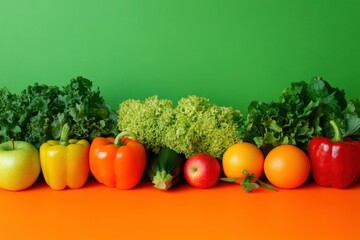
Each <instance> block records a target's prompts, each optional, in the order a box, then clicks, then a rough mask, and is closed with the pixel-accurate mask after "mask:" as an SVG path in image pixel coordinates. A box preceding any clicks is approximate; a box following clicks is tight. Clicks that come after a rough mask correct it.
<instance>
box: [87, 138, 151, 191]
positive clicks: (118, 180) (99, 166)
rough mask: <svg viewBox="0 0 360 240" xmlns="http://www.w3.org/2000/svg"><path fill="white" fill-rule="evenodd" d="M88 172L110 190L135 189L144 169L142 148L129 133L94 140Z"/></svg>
mask: <svg viewBox="0 0 360 240" xmlns="http://www.w3.org/2000/svg"><path fill="white" fill-rule="evenodd" d="M89 163H90V171H91V173H92V175H93V176H94V177H95V178H96V180H97V181H98V182H100V183H103V184H104V185H106V186H109V187H116V188H119V189H131V188H134V187H135V186H136V185H137V184H138V183H139V182H140V180H141V178H142V176H143V174H144V171H145V167H146V151H145V147H144V146H143V145H142V144H141V143H140V142H138V141H137V140H136V137H135V134H134V133H132V132H122V133H120V134H118V135H117V136H116V138H113V137H108V138H104V137H97V138H95V139H94V140H93V142H92V143H91V146H90V156H89Z"/></svg>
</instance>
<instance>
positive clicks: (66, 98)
mask: <svg viewBox="0 0 360 240" xmlns="http://www.w3.org/2000/svg"><path fill="white" fill-rule="evenodd" d="M0 93H1V97H0V123H1V130H0V141H1V142H3V141H6V140H9V139H11V138H14V139H19V140H20V139H21V140H24V141H28V142H30V143H32V144H33V145H35V146H36V147H39V146H40V145H41V144H42V143H44V142H45V141H47V140H49V139H58V138H59V137H60V134H61V132H60V131H61V128H62V126H63V125H64V124H65V123H66V122H67V123H68V124H69V125H70V126H72V129H71V132H72V135H71V136H70V137H72V138H79V139H87V140H89V141H91V140H92V139H93V138H95V137H97V136H108V135H114V134H116V132H117V129H116V122H117V114H116V113H115V112H114V111H113V110H111V108H110V107H109V106H108V105H107V104H106V103H105V102H104V99H103V98H102V97H101V95H100V90H99V89H97V90H95V91H93V90H92V82H91V81H90V80H88V79H85V78H82V77H77V78H75V79H71V81H70V83H69V84H68V85H66V86H64V87H63V88H59V87H57V86H48V85H40V84H38V83H35V84H34V85H31V86H28V87H27V88H26V89H25V90H23V91H22V92H21V93H20V94H19V95H15V94H11V93H10V92H9V91H8V90H7V89H6V88H2V89H0Z"/></svg>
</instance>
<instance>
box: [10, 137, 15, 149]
mask: <svg viewBox="0 0 360 240" xmlns="http://www.w3.org/2000/svg"><path fill="white" fill-rule="evenodd" d="M11 145H12V148H13V150H15V141H14V139H13V138H12V139H11Z"/></svg>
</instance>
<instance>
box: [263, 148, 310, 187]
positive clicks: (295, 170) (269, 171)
mask: <svg viewBox="0 0 360 240" xmlns="http://www.w3.org/2000/svg"><path fill="white" fill-rule="evenodd" d="M264 172H265V176H266V177H267V179H268V180H269V181H270V182H271V183H272V184H273V185H275V186H277V187H280V188H297V187H299V186H301V185H302V184H303V183H304V182H305V181H306V179H307V178H308V176H309V173H310V160H309V158H308V156H307V155H306V154H305V152H304V151H303V150H301V149H300V148H298V147H296V146H294V145H287V144H286V145H280V146H277V147H275V148H274V149H272V150H271V151H270V152H269V153H268V155H267V156H266V158H265V162H264Z"/></svg>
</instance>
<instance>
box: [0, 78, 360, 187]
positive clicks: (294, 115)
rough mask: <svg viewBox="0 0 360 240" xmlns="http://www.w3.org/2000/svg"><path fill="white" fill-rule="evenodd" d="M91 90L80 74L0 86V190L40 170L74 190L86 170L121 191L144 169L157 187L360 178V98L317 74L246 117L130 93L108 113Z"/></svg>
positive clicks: (344, 183) (339, 183)
mask: <svg viewBox="0 0 360 240" xmlns="http://www.w3.org/2000/svg"><path fill="white" fill-rule="evenodd" d="M91 88H92V83H91V81H90V80H88V79H85V78H82V77H78V78H76V79H72V80H71V82H70V84H69V85H67V86H65V87H63V88H62V89H61V88H59V87H54V86H47V85H39V84H34V85H33V86H29V87H28V88H27V89H25V90H24V91H22V92H21V93H20V94H19V95H16V94H12V93H10V92H9V91H8V90H7V89H6V88H2V89H0V93H1V98H0V123H1V125H0V127H1V128H0V141H1V142H2V144H0V188H4V189H7V190H14V191H16V190H23V189H26V188H29V187H30V186H32V185H33V184H34V182H35V181H36V180H37V179H38V177H39V175H40V173H41V172H42V175H43V176H44V179H45V181H46V183H47V184H48V185H49V186H50V187H51V188H52V189H55V190H62V189H65V188H67V187H69V188H81V187H82V186H83V185H84V184H85V183H86V181H87V179H88V178H89V175H90V174H91V175H93V176H94V178H95V179H96V180H97V181H98V182H100V183H102V184H104V185H106V186H110V187H116V188H119V189H132V188H134V187H136V186H137V185H138V183H139V182H140V180H141V179H142V178H143V177H144V176H145V175H146V176H147V177H148V178H149V179H150V180H151V181H152V183H153V184H154V187H156V188H158V189H161V190H168V189H170V188H171V187H173V186H174V185H176V184H178V183H179V182H181V181H180V180H181V179H182V178H184V179H185V180H186V182H187V183H189V184H190V185H191V186H194V187H198V188H209V187H212V186H214V185H215V184H216V183H217V182H218V181H219V180H222V181H226V182H236V183H239V184H240V185H242V186H243V189H244V190H245V191H247V192H250V191H252V190H253V189H254V188H258V187H259V186H263V187H266V188H269V189H272V190H276V188H296V187H299V186H301V185H302V184H304V183H305V182H306V180H308V179H309V176H310V175H311V176H312V179H313V180H314V181H315V182H316V183H317V184H319V185H321V186H327V187H336V188H346V187H349V186H351V185H353V184H356V183H357V181H358V178H359V176H360V142H359V141H357V140H358V139H359V136H360V98H359V99H354V100H350V101H347V100H346V99H345V93H344V92H343V91H342V90H340V89H338V88H333V87H331V86H330V84H329V83H327V82H326V81H325V80H323V79H322V78H320V77H316V78H314V79H312V80H311V81H310V82H309V83H306V82H297V83H292V85H291V87H289V88H287V89H285V90H284V91H283V92H282V94H281V96H280V98H279V101H274V102H271V103H263V102H260V101H254V102H252V103H250V105H249V107H248V112H247V115H246V116H244V115H242V114H241V113H240V111H238V110H236V109H234V108H232V107H223V106H217V105H215V104H211V103H210V102H209V100H208V99H206V98H203V97H198V96H188V97H186V98H182V99H180V100H179V102H178V103H177V105H176V106H174V105H173V102H172V101H171V100H169V99H159V98H158V97H157V96H152V97H149V98H147V99H145V100H144V101H142V100H135V99H128V100H125V101H123V102H121V103H120V105H119V109H118V111H117V112H115V111H113V110H112V109H111V108H110V107H109V106H108V105H107V104H105V102H104V99H103V98H102V97H101V95H100V91H99V89H97V90H96V91H93V90H92V89H91ZM327 136H333V137H332V138H329V137H327ZM13 139H15V140H13ZM53 139H58V140H53ZM310 173H311V174H310Z"/></svg>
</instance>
